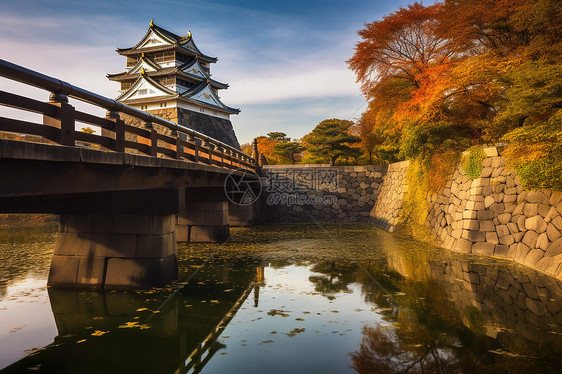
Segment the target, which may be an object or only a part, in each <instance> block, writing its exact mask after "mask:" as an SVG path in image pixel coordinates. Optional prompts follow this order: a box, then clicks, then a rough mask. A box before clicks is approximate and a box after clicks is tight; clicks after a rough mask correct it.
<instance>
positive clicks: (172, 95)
mask: <svg viewBox="0 0 562 374" xmlns="http://www.w3.org/2000/svg"><path fill="white" fill-rule="evenodd" d="M117 53H119V54H120V55H122V56H125V57H126V58H127V65H126V68H125V71H124V72H122V73H118V74H108V75H107V77H108V78H109V79H110V80H112V81H116V82H119V83H121V90H120V95H119V97H117V98H116V100H118V101H120V102H123V103H124V104H127V105H129V106H132V107H135V108H138V109H140V110H144V111H147V112H150V113H152V114H154V115H157V116H160V117H163V118H165V119H168V120H170V121H172V122H175V123H177V124H179V125H182V126H185V127H188V128H191V129H194V130H196V131H199V132H202V133H204V134H206V135H209V136H211V137H213V138H215V139H217V140H220V141H223V142H225V143H227V144H230V145H231V146H234V147H236V148H239V147H240V146H239V144H238V140H237V139H236V135H235V134H234V130H233V128H232V124H231V122H230V115H231V114H238V113H239V112H240V110H239V109H235V108H231V107H229V106H227V105H225V104H224V103H223V102H222V101H221V100H220V97H219V95H218V92H219V90H223V89H226V88H228V84H226V83H221V82H219V81H216V80H214V79H212V78H211V64H212V63H215V62H217V60H218V59H217V58H216V57H211V56H208V55H206V54H204V53H202V52H201V51H200V50H199V48H197V46H196V45H195V42H194V40H193V37H192V35H191V32H188V33H187V35H184V36H179V35H176V34H174V33H172V32H170V31H168V30H165V29H164V28H162V27H160V26H157V25H156V24H155V23H154V20H151V21H150V25H149V27H148V31H147V32H146V34H145V35H144V37H143V38H142V39H141V41H140V42H138V43H137V44H136V45H135V46H134V47H131V48H118V49H117Z"/></svg>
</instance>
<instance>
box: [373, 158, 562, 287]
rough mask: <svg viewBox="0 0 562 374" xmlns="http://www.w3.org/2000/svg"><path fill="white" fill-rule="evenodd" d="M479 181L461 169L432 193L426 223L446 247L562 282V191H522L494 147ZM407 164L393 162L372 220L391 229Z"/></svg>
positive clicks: (399, 206)
mask: <svg viewBox="0 0 562 374" xmlns="http://www.w3.org/2000/svg"><path fill="white" fill-rule="evenodd" d="M485 152H486V154H487V158H486V159H485V160H484V161H483V162H482V167H483V168H482V172H481V174H480V177H479V178H477V179H474V180H472V179H471V178H470V177H468V176H467V175H466V173H465V171H464V169H463V167H462V166H459V167H458V168H457V169H456V170H455V171H454V172H453V175H452V177H451V179H450V180H449V181H448V183H447V185H446V186H445V188H444V189H442V190H441V191H439V192H438V193H432V194H428V197H427V203H428V215H427V219H426V223H427V225H428V226H429V228H430V229H431V231H432V232H433V233H434V234H435V236H436V237H437V240H438V243H439V244H440V245H442V246H443V247H445V248H447V249H451V250H454V251H459V252H464V253H474V254H479V255H484V256H494V257H502V258H506V259H510V260H513V261H516V262H518V263H521V264H523V265H526V266H529V267H532V268H534V269H538V270H541V271H543V272H545V273H547V274H550V275H552V276H555V277H557V278H559V279H562V192H556V191H550V190H539V191H523V187H522V185H521V182H520V180H519V177H518V176H517V174H516V173H515V171H514V170H512V169H509V168H507V167H506V160H505V159H504V158H503V157H501V156H500V155H498V151H497V149H496V148H495V147H489V148H486V149H485ZM406 170H407V164H404V163H397V164H392V165H390V166H389V168H388V173H387V176H386V177H385V178H384V182H383V184H382V186H381V193H380V195H379V199H378V200H377V202H376V204H375V206H374V208H373V210H372V212H371V220H372V221H373V222H374V223H375V224H377V225H378V226H380V227H382V228H384V229H386V230H388V231H393V230H394V228H395V225H396V221H397V218H398V215H399V213H400V209H401V202H402V198H403V196H404V192H405V191H406V190H407V186H406V185H405V183H404V181H405V175H406Z"/></svg>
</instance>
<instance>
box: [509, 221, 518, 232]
mask: <svg viewBox="0 0 562 374" xmlns="http://www.w3.org/2000/svg"><path fill="white" fill-rule="evenodd" d="M507 228H508V229H509V232H510V233H512V234H515V233H517V232H519V227H518V226H517V223H515V222H509V223H508V224H507Z"/></svg>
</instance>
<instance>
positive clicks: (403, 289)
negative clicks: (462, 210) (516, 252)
mask: <svg viewBox="0 0 562 374" xmlns="http://www.w3.org/2000/svg"><path fill="white" fill-rule="evenodd" d="M425 255H426V256H425V257H424V252H423V251H419V250H416V251H408V250H404V248H402V249H400V250H397V249H396V248H394V249H393V250H391V251H388V252H387V264H388V268H387V269H384V266H383V267H382V268H381V267H380V266H378V267H377V266H375V265H371V266H369V267H368V269H369V274H370V275H371V276H373V277H376V278H377V279H378V281H379V282H381V283H385V287H384V288H381V287H374V288H373V284H374V283H373V282H370V281H369V280H367V282H365V279H363V280H362V283H363V292H364V293H365V295H366V298H368V299H370V300H372V301H373V302H375V303H376V304H377V305H379V306H384V307H386V308H387V310H385V311H384V312H385V317H386V318H385V319H386V320H387V321H389V322H391V323H392V328H388V326H380V325H376V326H365V327H364V328H363V339H362V342H361V345H360V348H359V349H358V350H356V351H354V352H352V353H351V358H352V362H353V364H352V366H353V368H354V369H355V370H356V371H357V372H359V373H372V372H392V373H394V372H403V373H421V372H432V373H433V372H435V373H466V372H476V371H485V372H511V373H529V372H541V373H556V372H560V369H561V368H562V356H561V354H562V340H561V336H562V282H560V281H557V280H555V279H553V278H550V277H548V276H544V275H541V274H539V273H537V272H534V271H530V270H528V269H526V268H523V267H520V266H517V265H513V264H506V263H503V262H499V261H493V260H485V259H481V258H467V257H465V256H460V255H455V254H451V253H447V252H444V253H440V254H439V256H437V257H435V256H434V255H435V254H434V253H433V254H430V253H427V252H426V253H425ZM375 284H376V283H375ZM389 290H390V291H391V292H389Z"/></svg>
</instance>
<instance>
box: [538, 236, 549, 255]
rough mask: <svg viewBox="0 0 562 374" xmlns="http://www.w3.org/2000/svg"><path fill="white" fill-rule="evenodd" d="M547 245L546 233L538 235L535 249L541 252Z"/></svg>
mask: <svg viewBox="0 0 562 374" xmlns="http://www.w3.org/2000/svg"><path fill="white" fill-rule="evenodd" d="M549 244H550V241H549V240H548V236H547V235H546V232H543V233H542V234H540V235H539V238H538V239H537V248H540V249H542V250H543V251H546V249H547V248H548V245H549Z"/></svg>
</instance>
